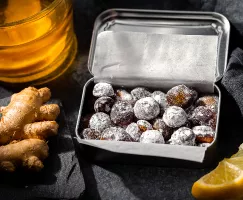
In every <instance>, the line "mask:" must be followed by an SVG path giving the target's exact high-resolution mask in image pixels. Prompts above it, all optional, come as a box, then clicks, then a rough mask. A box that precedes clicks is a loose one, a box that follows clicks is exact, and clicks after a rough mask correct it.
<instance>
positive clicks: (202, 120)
mask: <svg viewBox="0 0 243 200" xmlns="http://www.w3.org/2000/svg"><path fill="white" fill-rule="evenodd" d="M214 114H215V113H214V112H213V111H212V110H211V109H210V108H208V107H205V106H199V107H196V108H195V109H194V111H193V112H192V114H191V116H189V120H190V121H191V122H192V123H193V124H194V125H208V123H209V121H210V120H211V119H213V117H214Z"/></svg>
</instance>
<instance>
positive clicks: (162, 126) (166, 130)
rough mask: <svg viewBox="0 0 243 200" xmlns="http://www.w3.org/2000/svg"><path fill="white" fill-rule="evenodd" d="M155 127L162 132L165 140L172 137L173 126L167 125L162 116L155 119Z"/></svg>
mask: <svg viewBox="0 0 243 200" xmlns="http://www.w3.org/2000/svg"><path fill="white" fill-rule="evenodd" d="M153 128H154V129H155V130H158V131H160V132H161V133H162V135H163V137H164V139H165V141H167V140H169V139H170V137H171V135H172V134H173V131H174V129H173V128H171V127H169V126H167V125H166V123H165V122H164V121H163V120H162V119H160V118H158V119H155V121H154V123H153Z"/></svg>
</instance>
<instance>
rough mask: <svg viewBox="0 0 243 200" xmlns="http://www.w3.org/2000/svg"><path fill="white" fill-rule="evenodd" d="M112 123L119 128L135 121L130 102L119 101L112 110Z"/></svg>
mask: <svg viewBox="0 0 243 200" xmlns="http://www.w3.org/2000/svg"><path fill="white" fill-rule="evenodd" d="M110 116H111V121H112V122H113V123H114V124H116V125H119V126H124V125H128V124H130V123H131V122H132V121H133V117H134V113H133V107H132V105H131V104H130V103H129V102H126V101H117V102H116V103H115V104H114V105H113V107H112V109H111V113H110Z"/></svg>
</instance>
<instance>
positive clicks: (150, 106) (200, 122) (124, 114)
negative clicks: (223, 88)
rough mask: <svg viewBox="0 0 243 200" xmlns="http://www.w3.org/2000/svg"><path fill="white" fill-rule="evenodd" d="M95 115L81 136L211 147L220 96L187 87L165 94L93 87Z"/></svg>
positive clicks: (177, 87) (109, 86) (104, 86)
mask: <svg viewBox="0 0 243 200" xmlns="http://www.w3.org/2000/svg"><path fill="white" fill-rule="evenodd" d="M93 96H94V97H95V98H96V101H95V103H94V114H93V115H92V116H91V118H90V119H89V125H88V127H85V129H84V130H83V131H82V133H81V134H80V135H81V137H82V138H83V139H88V140H110V141H127V142H141V143H161V144H164V143H166V144H172V145H190V146H196V145H197V146H208V145H209V144H210V143H211V142H212V141H213V140H214V135H215V128H216V121H217V110H218V107H217V106H218V97H217V96H214V95H206V96H201V97H198V93H197V92H196V91H195V90H193V89H190V88H188V87H187V86H185V85H178V86H175V87H173V88H171V89H170V90H169V91H168V92H167V93H166V94H165V93H163V92H162V91H154V92H151V91H149V90H148V89H146V88H143V87H137V88H134V89H133V90H131V91H128V90H125V89H117V90H114V88H113V87H112V85H110V84H108V83H103V82H101V83H97V84H95V86H94V88H93Z"/></svg>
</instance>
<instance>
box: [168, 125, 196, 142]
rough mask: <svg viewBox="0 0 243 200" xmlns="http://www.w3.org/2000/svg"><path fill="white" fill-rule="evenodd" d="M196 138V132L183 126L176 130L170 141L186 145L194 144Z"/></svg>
mask: <svg viewBox="0 0 243 200" xmlns="http://www.w3.org/2000/svg"><path fill="white" fill-rule="evenodd" d="M195 140H196V135H195V134H194V132H193V131H192V130H191V129H189V128H186V127H181V128H179V129H178V130H177V131H175V132H174V133H173V134H172V136H171V138H170V140H169V142H170V144H173V145H176V144H177V145H186V146H194V145H195Z"/></svg>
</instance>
